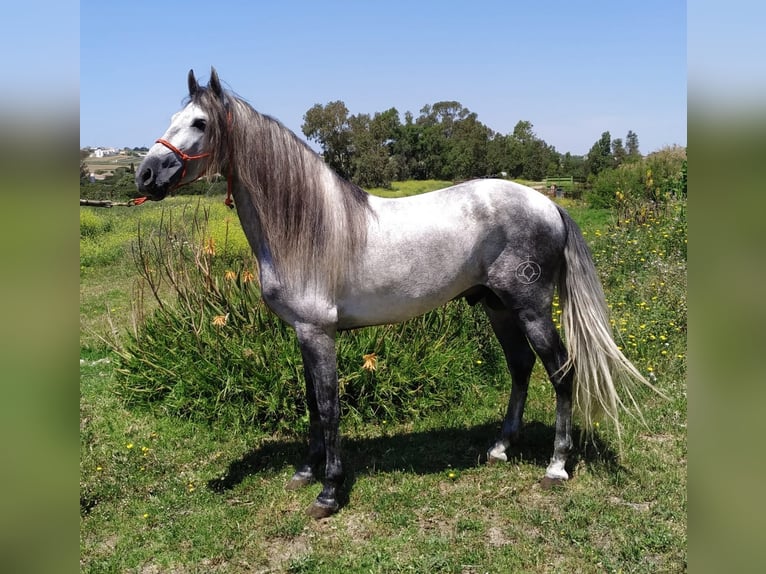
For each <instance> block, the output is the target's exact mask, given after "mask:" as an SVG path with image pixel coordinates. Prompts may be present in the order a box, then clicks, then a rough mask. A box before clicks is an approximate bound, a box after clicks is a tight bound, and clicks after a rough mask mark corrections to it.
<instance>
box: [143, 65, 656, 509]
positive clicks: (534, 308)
mask: <svg viewBox="0 0 766 574" xmlns="http://www.w3.org/2000/svg"><path fill="white" fill-rule="evenodd" d="M188 87H189V101H188V103H187V104H186V106H185V107H184V108H183V109H182V110H181V111H179V112H178V113H176V114H175V115H174V116H173V118H172V122H171V124H170V127H168V129H167V131H166V132H165V134H164V136H163V137H162V138H161V139H159V140H157V143H155V144H154V145H153V146H152V148H151V149H150V150H149V153H148V155H147V156H146V158H145V159H144V160H143V161H142V163H141V166H140V167H139V169H138V171H137V173H136V183H137V185H138V188H139V190H140V191H141V192H142V193H145V194H146V195H147V196H148V198H149V199H152V200H161V199H162V198H164V197H165V196H166V195H167V194H168V193H169V192H170V191H172V190H173V189H175V188H176V187H178V186H180V185H183V184H186V183H189V182H191V181H194V180H195V179H197V178H199V177H201V176H202V175H205V174H215V173H220V174H224V175H226V177H227V179H228V186H229V196H228V197H227V201H229V202H230V201H231V198H232V197H233V200H234V204H235V205H236V210H237V214H238V216H239V219H240V222H241V223H242V227H243V229H244V231H245V234H246V236H247V238H248V241H249V243H250V245H251V246H252V249H253V251H254V253H255V256H256V257H257V259H258V264H259V274H260V285H261V292H262V296H263V299H264V301H265V302H266V304H267V305H268V306H269V307H270V308H271V309H272V310H273V311H274V313H276V314H277V315H278V316H279V317H281V318H282V319H283V320H284V321H286V322H287V323H288V324H290V325H291V326H292V327H293V328H294V329H295V332H296V334H297V338H298V344H299V345H300V349H301V353H302V356H303V363H304V373H305V378H306V398H307V403H308V410H309V413H310V433H309V444H308V456H307V459H306V460H305V463H304V464H303V465H301V466H300V467H299V468H298V469H297V471H296V472H295V474H294V476H293V477H292V478H291V480H290V482H289V483H288V485H287V486H288V488H297V487H301V486H304V485H307V484H309V483H311V482H313V481H314V480H315V478H316V475H317V473H318V472H319V469H320V466H321V465H322V463H324V471H325V472H324V483H323V489H322V491H321V493H320V494H319V496H318V497H317V499H316V500H315V501H314V503H313V504H312V505H311V507H310V508H309V514H310V515H311V516H313V517H315V518H321V517H325V516H329V515H330V514H333V513H334V512H336V511H337V509H338V507H339V503H338V489H339V488H340V487H341V485H342V483H343V478H344V473H343V466H342V464H341V458H340V436H339V431H338V423H339V415H340V405H339V398H338V377H337V371H336V356H335V335H336V333H337V332H338V331H339V330H344V329H354V328H357V327H363V326H367V325H377V324H383V323H395V322H399V321H404V320H406V319H408V318H410V317H413V316H416V315H419V314H421V313H424V312H426V311H429V310H431V309H434V308H436V307H439V306H441V305H444V304H445V303H446V302H448V301H450V300H452V299H455V298H458V297H465V298H466V299H467V300H468V301H469V303H472V304H476V303H481V304H482V305H483V307H484V309H485V310H486V312H487V314H488V316H489V319H490V322H491V325H492V328H493V330H494V332H495V335H496V336H497V339H498V340H499V342H500V344H501V346H502V348H503V351H504V353H505V357H506V360H507V362H508V368H509V370H510V373H511V378H512V390H511V396H510V400H509V403H508V411H507V414H506V415H505V419H504V420H503V424H502V430H501V433H500V438H499V439H498V440H497V441H496V442H495V443H494V446H492V448H490V450H489V452H488V458H489V460H500V461H505V460H507V454H506V452H507V450H508V448H509V447H510V446H511V444H512V443H513V442H514V441H516V440H517V439H518V437H519V433H520V431H521V426H522V416H523V413H524V404H525V402H526V398H527V388H528V385H529V378H530V374H531V372H532V367H533V365H534V362H535V356H538V357H540V360H541V361H542V363H543V365H544V366H545V369H546V371H547V373H548V375H549V377H550V380H551V383H552V384H553V388H554V389H555V392H556V431H555V440H554V445H553V456H552V458H551V461H550V464H549V465H548V467H547V469H546V471H545V480H548V481H559V480H566V479H568V478H569V474H568V472H567V470H566V468H565V466H566V462H567V456H568V455H569V453H570V451H571V449H572V446H573V445H572V406H573V403H574V404H575V405H576V406H577V407H578V409H579V410H580V412H581V414H582V420H583V424H584V427H585V429H586V431H588V430H590V429H592V425H593V422H594V421H595V419H596V417H598V416H601V415H604V414H605V415H606V416H607V417H608V418H609V419H611V420H612V421H613V422H614V423H615V424H616V427H617V429H618V430H619V421H618V412H619V411H620V409H623V408H626V404H625V403H624V402H623V400H622V399H621V398H620V397H619V395H618V394H617V390H616V387H617V386H618V385H619V386H621V387H622V389H623V394H624V396H625V397H626V398H627V399H628V403H629V404H631V405H632V406H633V407H636V401H635V400H634V397H633V395H632V394H631V392H630V388H629V383H631V382H632V381H640V382H642V383H644V384H646V385H649V383H648V382H647V381H646V380H645V379H644V378H643V377H642V376H641V374H640V373H639V372H638V371H637V370H636V368H635V367H634V366H633V365H632V364H631V363H630V362H629V361H628V359H626V358H625V356H623V354H622V353H621V352H620V350H619V348H618V347H617V345H616V344H615V343H614V340H613V339H612V333H611V328H610V323H609V318H608V313H607V308H606V304H605V299H604V293H603V290H602V288H601V284H600V282H599V279H598V276H597V274H596V269H595V268H594V265H593V261H592V259H591V256H590V253H589V251H588V248H587V246H586V244H585V241H584V240H583V237H582V234H581V233H580V231H579V229H578V227H577V225H576V224H575V223H574V221H573V220H572V219H571V218H570V216H569V215H568V214H567V213H566V212H565V211H564V210H563V209H561V208H560V207H558V206H557V205H556V204H554V203H553V202H551V201H550V200H549V199H547V198H546V197H545V196H543V195H542V194H540V193H538V192H537V191H535V190H533V189H530V188H528V187H525V186H522V185H519V184H516V183H512V182H508V181H503V180H492V179H484V180H476V181H470V182H467V183H462V184H460V185H455V186H452V187H449V188H446V189H442V190H439V191H434V192H431V193H426V194H423V195H418V196H415V197H408V198H402V199H383V198H379V197H375V196H371V195H368V194H367V193H365V192H364V191H363V190H362V189H360V188H359V187H357V186H355V185H353V184H351V183H349V182H347V181H345V180H343V179H341V178H340V177H339V176H338V175H336V174H335V173H334V172H333V171H332V170H331V169H330V168H329V167H328V166H327V165H326V164H325V163H324V162H323V161H322V159H321V158H320V157H319V156H318V155H317V154H316V153H315V152H314V151H312V150H311V149H310V148H309V147H308V146H307V145H306V144H305V143H304V142H303V141H301V140H300V139H299V138H297V137H296V136H295V135H294V134H293V133H292V132H290V131H289V130H288V129H286V128H285V127H284V126H283V125H282V124H280V123H279V122H278V121H276V120H274V119H273V118H271V117H268V116H265V115H262V114H260V113H258V112H257V111H255V110H254V109H253V108H252V107H251V106H250V105H248V104H247V103H246V102H245V101H244V100H242V99H241V98H239V97H236V96H235V95H233V94H232V93H230V92H228V91H224V90H223V89H222V87H221V83H220V81H219V79H218V75H217V74H216V72H215V70H214V69H213V70H212V72H211V77H210V80H209V82H208V85H207V86H200V85H199V84H198V82H197V80H196V79H195V77H194V73H193V71H190V72H189V77H188ZM557 287H558V293H559V297H560V300H561V304H562V308H563V315H562V317H563V324H564V329H565V332H566V345H565V344H564V343H563V342H562V340H561V338H560V337H559V334H558V332H557V331H556V328H555V326H554V323H553V320H552V315H551V305H552V301H553V297H554V291H555V289H556V288H557ZM626 383H628V384H626ZM649 386H651V385H649ZM636 409H637V407H636Z"/></svg>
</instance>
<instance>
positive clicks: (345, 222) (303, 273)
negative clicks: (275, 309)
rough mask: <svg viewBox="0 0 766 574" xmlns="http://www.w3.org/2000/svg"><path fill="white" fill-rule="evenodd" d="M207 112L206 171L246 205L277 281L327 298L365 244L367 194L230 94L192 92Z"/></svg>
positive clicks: (297, 139)
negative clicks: (239, 190)
mask: <svg viewBox="0 0 766 574" xmlns="http://www.w3.org/2000/svg"><path fill="white" fill-rule="evenodd" d="M191 98H192V101H193V102H194V103H195V104H197V105H198V106H200V107H201V108H202V109H203V110H204V111H205V112H206V113H207V114H208V126H207V128H206V130H205V136H206V138H207V142H206V144H207V145H206V148H207V150H208V151H209V152H210V154H211V156H210V162H209V164H208V173H209V174H213V173H220V174H223V175H225V176H227V177H233V178H234V182H233V183H234V185H235V186H236V185H240V186H242V187H243V188H244V189H245V190H246V192H247V194H248V196H249V199H250V200H251V201H252V206H253V208H254V210H255V213H256V214H257V218H258V221H257V222H248V221H246V220H245V217H246V216H244V217H243V213H247V211H246V210H242V211H240V217H241V218H242V224H243V226H247V225H248V224H251V225H252V224H256V225H259V226H260V229H261V233H262V236H263V239H264V240H265V242H266V245H267V246H268V250H269V254H270V256H271V258H272V260H273V262H274V264H275V266H276V269H277V272H278V273H279V275H280V278H281V280H282V281H284V282H285V283H287V284H291V285H303V286H307V287H308V286H313V287H314V288H320V289H326V290H328V292H333V291H334V289H335V287H336V286H337V284H338V281H339V279H340V277H341V276H342V275H343V273H344V272H345V270H347V269H348V267H349V263H350V262H351V261H353V260H354V258H355V257H356V256H357V254H358V252H359V250H360V249H361V247H363V245H364V243H365V241H366V229H367V227H366V216H367V211H368V205H367V198H368V196H367V194H366V193H365V192H364V191H363V190H362V189H360V188H359V187H357V186H355V185H353V184H351V183H350V182H347V181H345V180H343V179H341V178H340V177H339V176H338V175H337V174H335V173H334V172H333V171H332V170H331V169H330V168H329V167H328V166H327V165H326V164H325V163H324V161H323V160H322V158H321V157H320V156H319V155H318V154H316V153H315V152H314V151H313V150H312V149H311V148H309V147H308V145H306V144H305V143H304V142H303V141H302V140H300V139H299V138H298V137H297V136H296V135H295V134H294V133H292V132H291V131H290V130H288V129H287V128H286V127H285V126H283V125H282V124H281V123H280V122H279V121H277V120H275V119H274V118H271V117H269V116H266V115H263V114H261V113H259V112H257V111H256V110H255V109H253V108H252V106H250V105H249V104H248V103H247V102H245V101H244V100H242V99H241V98H239V97H236V96H234V95H232V94H230V93H228V92H227V93H226V94H225V97H224V98H220V97H218V96H216V95H215V94H214V93H213V91H212V90H210V89H209V88H202V87H201V88H199V90H198V91H196V92H195V93H194V94H192V96H191Z"/></svg>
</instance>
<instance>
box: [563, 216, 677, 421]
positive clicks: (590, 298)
mask: <svg viewBox="0 0 766 574" xmlns="http://www.w3.org/2000/svg"><path fill="white" fill-rule="evenodd" d="M559 212H560V213H561V218H562V219H563V220H564V225H565V226H566V230H567V243H566V248H565V249H564V257H565V260H566V264H565V268H564V270H563V272H562V273H561V275H560V278H559V299H560V301H561V306H562V321H563V325H564V333H565V337H566V346H567V351H568V354H569V358H568V360H567V362H566V363H565V365H564V366H563V367H562V370H563V371H566V370H568V369H570V368H571V369H574V393H573V394H574V403H575V406H576V407H577V408H578V409H579V411H580V413H581V414H582V418H583V424H584V426H585V430H586V432H588V433H590V432H592V430H593V423H594V422H596V420H598V418H600V417H601V416H602V415H606V416H607V417H608V418H610V419H612V421H613V422H614V424H615V427H616V430H617V433H618V436H619V435H620V430H621V427H620V420H619V414H620V410H626V411H628V412H632V413H635V414H636V415H637V416H638V417H639V418H642V416H641V409H640V408H639V406H638V403H637V401H636V399H635V398H634V396H633V393H632V392H631V388H634V389H635V384H636V382H639V383H643V384H644V385H646V386H648V387H650V388H651V389H653V390H654V391H656V392H658V393H659V394H662V393H660V392H659V391H658V390H657V389H656V388H655V387H654V386H653V385H652V384H651V383H649V381H647V380H646V379H645V378H644V377H643V376H642V375H641V373H640V372H639V371H638V369H636V367H635V366H633V364H632V363H631V362H630V361H629V360H628V359H627V358H626V357H625V355H623V354H622V352H621V351H620V349H619V348H618V347H617V344H616V343H615V342H614V339H613V337H612V328H611V325H610V322H609V311H608V309H607V305H606V298H605V297H604V290H603V288H602V287H601V281H600V280H599V278H598V273H597V271H596V267H595V266H594V264H593V259H592V258H591V254H590V250H589V249H588V246H587V244H586V243H585V239H584V238H583V236H582V233H581V232H580V229H579V228H578V226H577V224H576V223H575V222H574V221H573V220H572V218H571V217H570V216H569V214H568V213H567V212H566V211H564V210H563V209H561V208H559ZM618 387H619V389H620V392H621V393H622V395H623V398H621V397H620V394H618V390H617V389H618ZM626 403H629V404H630V405H631V406H632V407H633V408H632V409H628V407H627V406H626Z"/></svg>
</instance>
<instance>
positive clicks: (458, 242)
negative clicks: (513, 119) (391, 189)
mask: <svg viewBox="0 0 766 574" xmlns="http://www.w3.org/2000/svg"><path fill="white" fill-rule="evenodd" d="M370 207H371V217H370V226H369V230H368V236H367V245H366V248H365V249H364V250H363V253H362V254H361V255H362V256H361V258H360V260H359V261H357V262H356V263H355V264H354V265H353V269H351V270H350V273H349V274H348V275H347V281H346V282H345V285H344V289H343V293H342V294H341V296H340V298H339V300H338V307H339V319H340V324H341V325H342V326H345V327H351V326H361V325H364V324H374V323H389V322H398V321H401V320H404V319H407V318H409V317H411V316H414V315H418V314H420V313H423V312H426V311H428V310H430V309H433V308H435V307H438V306H440V305H442V304H444V303H446V302H447V301H449V300H450V299H453V298H455V297H457V296H459V295H461V294H462V293H464V292H466V291H468V290H470V289H471V288H473V287H475V286H479V285H485V286H487V285H490V284H491V282H492V281H491V275H492V273H493V268H495V267H496V266H497V264H498V262H503V261H504V262H506V263H505V265H514V266H515V265H518V264H519V262H521V261H524V260H525V258H532V259H533V260H538V261H541V262H542V260H543V258H542V257H541V256H540V255H538V253H539V252H540V250H543V251H546V252H547V251H550V250H551V249H555V250H558V251H561V249H562V248H563V238H564V230H563V222H562V220H561V217H560V216H559V214H558V210H557V209H556V206H555V205H554V204H553V203H552V202H550V200H549V199H548V198H546V197H545V196H543V195H542V194H540V193H538V192H536V191H535V190H533V189H530V188H527V187H525V186H522V185H519V184H515V183H513V182H508V181H504V180H475V181H471V182H465V183H462V184H458V185H455V186H451V187H448V188H445V189H442V190H437V191H434V192H430V193H425V194H422V195H417V196H412V197H408V198H402V199H382V198H372V197H371V198H370Z"/></svg>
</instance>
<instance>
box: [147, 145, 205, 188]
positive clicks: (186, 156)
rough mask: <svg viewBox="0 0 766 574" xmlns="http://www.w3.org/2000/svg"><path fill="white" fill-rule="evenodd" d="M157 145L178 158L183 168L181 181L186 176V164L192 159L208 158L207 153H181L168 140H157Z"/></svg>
mask: <svg viewBox="0 0 766 574" xmlns="http://www.w3.org/2000/svg"><path fill="white" fill-rule="evenodd" d="M157 143H158V144H162V145H164V146H165V147H166V148H168V149H169V150H170V151H172V152H173V153H174V154H176V155H177V156H178V157H180V158H181V162H182V164H181V165H182V166H183V167H182V169H181V180H183V178H184V177H185V176H186V162H188V161H191V160H194V159H202V158H205V157H208V156H209V155H210V154H209V153H201V154H199V155H189V154H187V153H186V152H184V151H181V150H180V149H178V148H177V147H176V146H174V145H173V144H172V143H170V142H169V141H168V140H165V139H162V138H160V139H158V140H157ZM199 177H201V176H199ZM199 177H197V178H195V179H194V180H192V181H196V180H197V179H199ZM181 180H179V181H181ZM186 183H191V181H188V182H186ZM181 185H186V184H183V183H182V184H181ZM176 187H179V186H176Z"/></svg>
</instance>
